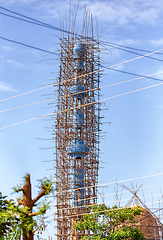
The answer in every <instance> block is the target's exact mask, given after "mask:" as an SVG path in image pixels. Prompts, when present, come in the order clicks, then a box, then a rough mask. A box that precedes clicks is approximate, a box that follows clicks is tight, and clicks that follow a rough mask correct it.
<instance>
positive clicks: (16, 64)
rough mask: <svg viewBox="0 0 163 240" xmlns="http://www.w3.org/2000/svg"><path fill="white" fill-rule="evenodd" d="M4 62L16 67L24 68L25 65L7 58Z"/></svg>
mask: <svg viewBox="0 0 163 240" xmlns="http://www.w3.org/2000/svg"><path fill="white" fill-rule="evenodd" d="M6 63H8V64H11V65H13V66H15V67H18V68H24V67H25V65H24V64H23V63H20V62H18V61H16V60H7V61H6Z"/></svg>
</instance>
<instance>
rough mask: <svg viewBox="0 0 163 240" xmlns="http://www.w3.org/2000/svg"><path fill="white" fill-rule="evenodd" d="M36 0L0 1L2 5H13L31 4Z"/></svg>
mask: <svg viewBox="0 0 163 240" xmlns="http://www.w3.org/2000/svg"><path fill="white" fill-rule="evenodd" d="M37 1H38V0H7V1H6V0H0V3H3V4H4V5H8V6H9V5H13V4H21V5H22V4H26V5H27V4H32V3H35V2H37Z"/></svg>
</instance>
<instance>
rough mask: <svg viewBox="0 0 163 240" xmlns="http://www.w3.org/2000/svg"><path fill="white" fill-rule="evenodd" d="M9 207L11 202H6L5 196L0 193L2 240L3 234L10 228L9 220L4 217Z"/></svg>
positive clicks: (0, 229)
mask: <svg viewBox="0 0 163 240" xmlns="http://www.w3.org/2000/svg"><path fill="white" fill-rule="evenodd" d="M10 206H11V201H8V200H6V196H2V193H1V192H0V239H2V238H3V236H4V235H5V233H6V232H7V231H8V230H9V229H10V228H11V226H12V223H11V221H10V220H11V219H10V220H9V219H8V218H6V217H5V213H6V211H7V209H8V208H9V207H10Z"/></svg>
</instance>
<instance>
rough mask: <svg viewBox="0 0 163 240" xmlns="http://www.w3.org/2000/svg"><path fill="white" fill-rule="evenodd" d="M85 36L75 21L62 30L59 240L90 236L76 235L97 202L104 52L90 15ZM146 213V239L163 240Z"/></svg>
mask: <svg viewBox="0 0 163 240" xmlns="http://www.w3.org/2000/svg"><path fill="white" fill-rule="evenodd" d="M67 25H68V26H67ZM70 26H72V27H70ZM80 34H81V35H78V34H77V33H76V32H75V22H73V23H70V21H69V24H64V25H63V26H62V35H61V37H60V72H59V78H58V102H57V119H56V129H55V136H56V139H55V140H56V141H55V142H56V152H55V154H56V183H57V198H56V199H57V213H56V219H57V240H78V239H80V237H81V236H83V235H84V234H85V232H76V231H75V228H74V224H75V223H76V221H77V220H81V219H82V216H83V213H88V212H89V210H88V206H89V205H91V204H96V203H97V183H98V165H99V131H100V129H99V126H100V114H99V111H100V101H99V99H100V88H99V83H100V71H99V69H100V57H99V53H100V49H99V40H98V39H97V34H96V37H94V29H93V21H92V18H91V17H90V16H89V15H88V14H87V13H86V14H85V16H84V20H83V27H82V31H81V33H80ZM134 196H135V195H134ZM136 198H137V195H136ZM143 209H144V212H143V215H142V216H141V217H140V219H137V222H136V225H137V226H139V228H140V230H141V231H142V232H143V233H144V234H145V236H146V239H153V240H159V239H163V231H162V230H163V225H162V223H161V222H160V221H159V219H158V218H156V217H155V215H154V214H152V213H151V212H150V210H149V209H147V208H146V207H144V205H143ZM87 234H88V232H87Z"/></svg>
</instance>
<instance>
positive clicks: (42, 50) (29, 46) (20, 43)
mask: <svg viewBox="0 0 163 240" xmlns="http://www.w3.org/2000/svg"><path fill="white" fill-rule="evenodd" d="M0 39H2V40H5V41H8V42H12V43H16V44H19V45H22V46H25V47H28V48H32V49H35V50H38V51H41V52H46V53H50V54H53V55H57V56H58V53H55V52H50V51H47V50H44V49H42V48H38V47H34V46H31V45H28V44H26V43H22V42H18V41H15V40H11V39H8V38H5V37H2V36H0Z"/></svg>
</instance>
